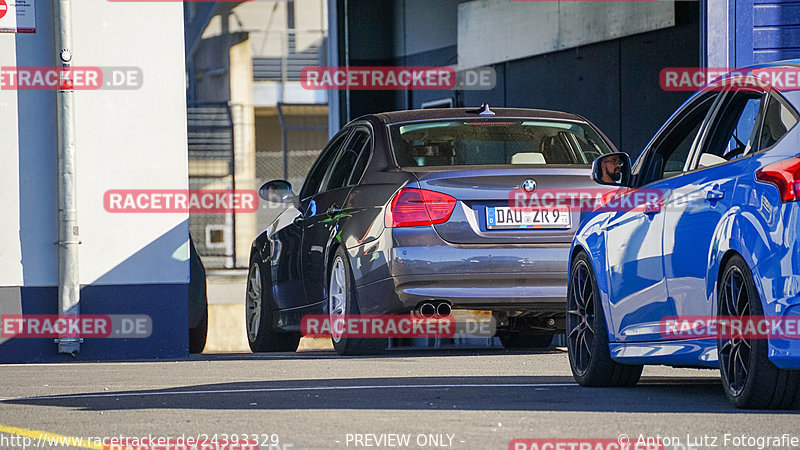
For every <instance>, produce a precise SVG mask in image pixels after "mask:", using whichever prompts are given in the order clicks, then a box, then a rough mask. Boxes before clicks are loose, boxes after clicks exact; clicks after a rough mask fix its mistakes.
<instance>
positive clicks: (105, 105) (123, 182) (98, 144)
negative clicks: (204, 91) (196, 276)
mask: <svg viewBox="0 0 800 450" xmlns="http://www.w3.org/2000/svg"><path fill="white" fill-rule="evenodd" d="M51 3H52V2H51V1H48V0H38V1H37V2H36V8H37V11H36V13H37V28H38V29H37V33H36V34H31V35H14V34H0V66H3V67H6V66H15V65H19V66H23V65H24V66H32V65H40V66H45V65H48V66H52V65H53V64H54V55H55V52H54V50H53V44H52V42H53V34H52V10H51ZM182 7H183V6H182V3H180V2H166V3H161V2H159V3H150V2H130V3H117V2H108V1H107V0H76V1H73V15H74V24H73V30H74V34H75V36H74V46H73V54H74V65H75V66H136V67H139V68H141V69H142V71H143V73H144V84H143V87H142V88H140V89H138V90H98V91H76V93H75V104H76V131H77V139H76V142H77V145H76V148H77V155H78V161H77V177H78V186H77V189H78V209H79V212H78V219H79V224H80V231H81V232H80V234H81V240H82V241H83V244H82V245H81V247H80V274H81V283H82V284H90V283H95V284H141V283H186V282H187V281H188V276H189V275H188V264H187V262H186V261H185V258H186V257H187V255H188V250H186V247H185V243H186V239H185V238H186V236H188V214H110V213H107V212H106V211H105V210H104V208H103V193H104V192H105V191H106V190H109V189H159V188H163V189H187V188H188V175H187V143H186V112H185V86H184V84H185V72H184V70H185V69H184V42H183V14H182ZM56 118H57V111H56V108H55V93H54V92H53V91H23V92H14V91H6V90H0V127H1V128H0V129H2V132H0V161H1V162H0V208H2V213H1V214H0V286H20V285H24V286H52V285H55V284H57V281H58V280H57V271H56V269H57V253H56V246H55V245H53V242H54V241H55V240H56V238H57V228H56V225H57V206H56V205H57V198H56V192H57V184H56V175H57V174H56V157H57V144H56V134H55V133H56V128H55V127H56ZM21 144H22V145H21ZM168 232H170V233H168ZM156 240H158V241H157V242H155V241H156ZM154 242H155V243H154ZM143 249H144V251H142V250H143ZM179 249H180V250H179ZM176 250H178V252H177V253H176Z"/></svg>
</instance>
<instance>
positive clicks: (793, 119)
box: [758, 95, 798, 151]
mask: <svg viewBox="0 0 800 450" xmlns="http://www.w3.org/2000/svg"><path fill="white" fill-rule="evenodd" d="M797 119H798V117H797V112H796V111H795V110H794V109H792V108H790V107H789V106H787V105H786V104H784V103H783V102H782V101H780V100H779V99H778V98H777V97H775V96H773V95H770V96H769V102H768V103H767V108H766V109H765V112H764V123H763V125H762V126H761V134H760V142H759V148H758V150H759V151H761V150H766V149H768V148H770V147H772V146H773V145H775V143H776V142H778V140H780V138H782V137H783V135H785V134H786V133H788V132H789V130H791V129H792V127H794V126H795V125H796V124H797Z"/></svg>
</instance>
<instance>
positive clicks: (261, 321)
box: [245, 256, 300, 353]
mask: <svg viewBox="0 0 800 450" xmlns="http://www.w3.org/2000/svg"><path fill="white" fill-rule="evenodd" d="M266 281H268V280H265V277H264V275H263V273H262V271H261V265H260V264H259V263H258V260H257V258H256V257H255V256H254V257H253V258H252V259H251V261H250V270H249V272H248V274H247V294H246V298H245V325H246V326H247V342H248V344H250V350H252V351H253V353H260V352H293V351H295V350H297V344H299V343H300V334H299V333H285V332H278V331H276V330H275V329H274V328H273V320H272V318H273V315H274V313H275V309H276V308H277V307H276V305H275V302H274V301H273V299H272V295H270V294H269V293H270V292H271V290H272V289H271V288H270V287H271V283H268V282H266Z"/></svg>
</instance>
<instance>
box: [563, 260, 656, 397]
mask: <svg viewBox="0 0 800 450" xmlns="http://www.w3.org/2000/svg"><path fill="white" fill-rule="evenodd" d="M591 267H592V266H591V262H590V261H589V257H588V256H587V255H586V253H584V252H580V253H578V254H577V255H576V257H575V259H574V260H573V261H572V270H571V271H570V279H569V284H568V285H567V353H568V355H569V365H570V369H572V376H573V377H574V378H575V381H577V382H578V384H580V385H581V386H604V387H622V386H634V385H635V384H636V383H637V382H638V381H639V377H640V376H641V375H642V366H641V365H627V364H620V363H618V362H616V361H614V360H613V359H611V354H610V351H609V348H608V329H607V328H606V320H605V316H604V315H603V306H602V304H601V302H600V295H599V293H598V289H597V281H596V280H595V278H594V272H593V271H592V268H591Z"/></svg>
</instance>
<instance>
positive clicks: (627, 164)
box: [592, 152, 631, 186]
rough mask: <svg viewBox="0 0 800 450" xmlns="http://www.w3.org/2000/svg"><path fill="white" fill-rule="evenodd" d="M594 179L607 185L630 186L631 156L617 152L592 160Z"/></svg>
mask: <svg viewBox="0 0 800 450" xmlns="http://www.w3.org/2000/svg"><path fill="white" fill-rule="evenodd" d="M592 180H594V181H595V183H599V184H602V185H605V186H630V180H631V158H630V156H628V154H627V153H623V152H616V153H609V154H607V155H603V156H600V157H598V158H596V159H595V160H594V161H593V162H592Z"/></svg>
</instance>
